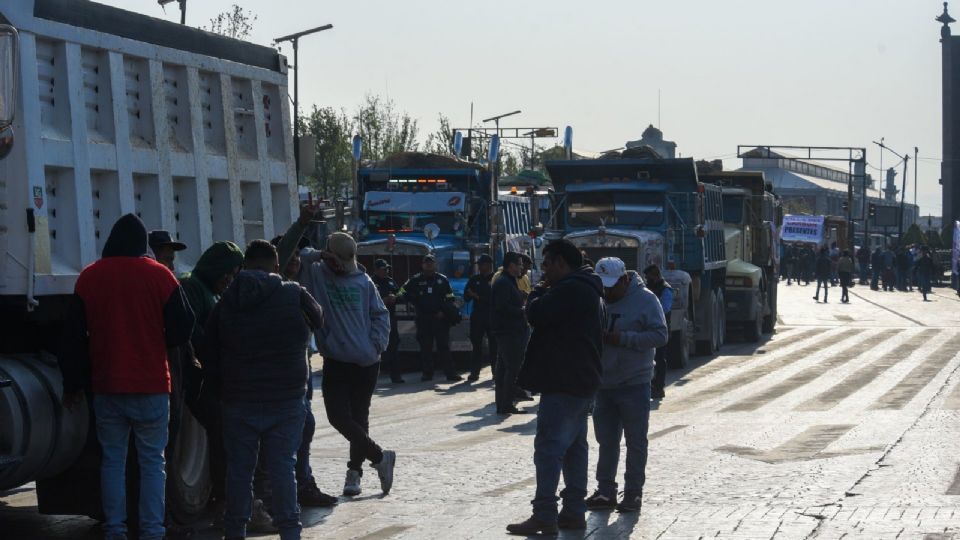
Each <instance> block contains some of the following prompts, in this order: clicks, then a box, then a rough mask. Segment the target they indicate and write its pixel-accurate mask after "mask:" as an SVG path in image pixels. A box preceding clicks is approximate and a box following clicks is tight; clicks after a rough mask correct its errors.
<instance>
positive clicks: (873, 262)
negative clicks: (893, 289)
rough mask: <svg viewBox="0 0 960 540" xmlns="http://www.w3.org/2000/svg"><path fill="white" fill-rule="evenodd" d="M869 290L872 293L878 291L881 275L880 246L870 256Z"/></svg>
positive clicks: (881, 252) (881, 257) (881, 255)
mask: <svg viewBox="0 0 960 540" xmlns="http://www.w3.org/2000/svg"><path fill="white" fill-rule="evenodd" d="M870 270H871V275H870V288H871V289H872V290H874V291H879V290H880V277H881V275H882V274H883V251H882V250H881V249H880V246H877V249H875V250H874V251H873V255H871V256H870Z"/></svg>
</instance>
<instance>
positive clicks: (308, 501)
mask: <svg viewBox="0 0 960 540" xmlns="http://www.w3.org/2000/svg"><path fill="white" fill-rule="evenodd" d="M297 502H299V503H300V506H312V507H317V508H330V507H331V506H336V505H337V503H338V502H340V501H338V500H337V498H336V497H334V496H333V495H327V494H326V493H324V492H322V491H320V488H318V487H317V483H316V482H315V481H313V480H311V481H310V482H309V483H305V484H304V485H302V486H300V488H299V489H298V490H297Z"/></svg>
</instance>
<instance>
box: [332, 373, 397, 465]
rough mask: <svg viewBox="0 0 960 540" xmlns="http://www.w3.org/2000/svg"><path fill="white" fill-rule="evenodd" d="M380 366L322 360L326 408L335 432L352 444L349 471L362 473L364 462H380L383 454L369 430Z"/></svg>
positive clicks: (348, 463)
mask: <svg viewBox="0 0 960 540" xmlns="http://www.w3.org/2000/svg"><path fill="white" fill-rule="evenodd" d="M379 373H380V363H379V362H378V363H376V364H373V365H372V366H366V367H362V366H358V365H356V364H348V363H346V362H338V361H336V360H333V359H330V358H327V359H324V361H323V384H322V388H323V405H324V407H325V408H326V409H327V420H328V421H329V422H330V425H331V426H333V429H335V430H337V431H339V432H340V434H341V435H343V436H344V438H346V439H347V440H348V441H350V461H348V462H347V468H348V469H350V470H354V471H358V472H359V473H360V474H363V462H364V460H367V459H369V460H370V462H371V463H380V460H382V459H383V451H382V450H381V449H380V447H379V446H377V443H375V442H373V439H371V438H370V435H368V432H369V430H370V398H371V397H373V390H374V389H375V388H376V387H377V375H378V374H379Z"/></svg>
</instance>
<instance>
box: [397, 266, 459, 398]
mask: <svg viewBox="0 0 960 540" xmlns="http://www.w3.org/2000/svg"><path fill="white" fill-rule="evenodd" d="M397 298H398V300H401V299H402V300H403V301H406V302H410V303H411V304H413V307H414V309H416V312H417V314H416V324H417V342H418V343H419V344H420V355H421V361H422V364H423V380H430V379H433V370H434V357H433V345H434V342H436V346H437V355H438V356H439V357H440V365H441V367H442V368H443V370H444V372H445V373H446V375H447V378H448V379H455V378H456V377H457V375H456V372H454V370H453V364H452V362H451V358H450V323H449V321H447V318H446V317H444V315H443V311H442V309H443V305H444V302H452V301H453V289H452V288H450V282H449V281H448V280H447V276H445V275H443V274H441V273H439V272H436V273H434V274H433V275H432V276H429V277H428V276H425V275H423V274H422V273H419V274H416V275H414V276H413V277H412V278H410V279H409V280H408V281H407V282H406V283H404V284H403V287H400V294H399V295H397Z"/></svg>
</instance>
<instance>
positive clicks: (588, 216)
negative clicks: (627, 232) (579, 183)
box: [567, 191, 663, 227]
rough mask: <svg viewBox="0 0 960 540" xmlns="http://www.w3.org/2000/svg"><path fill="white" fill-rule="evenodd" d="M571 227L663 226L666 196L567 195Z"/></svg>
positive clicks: (643, 193) (635, 193) (633, 193)
mask: <svg viewBox="0 0 960 540" xmlns="http://www.w3.org/2000/svg"><path fill="white" fill-rule="evenodd" d="M567 207H568V209H569V215H568V217H567V221H568V224H569V225H570V226H571V227H598V226H600V225H601V224H602V225H606V226H621V227H625V226H635V227H637V226H652V225H660V224H661V223H663V194H662V193H652V192H637V191H633V192H631V191H595V192H591V193H569V194H568V195H567Z"/></svg>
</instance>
